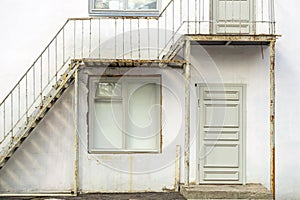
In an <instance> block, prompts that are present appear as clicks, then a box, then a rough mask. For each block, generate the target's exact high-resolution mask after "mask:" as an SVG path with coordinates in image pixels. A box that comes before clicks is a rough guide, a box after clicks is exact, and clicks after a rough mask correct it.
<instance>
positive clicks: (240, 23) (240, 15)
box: [239, 0, 253, 34]
mask: <svg viewBox="0 0 300 200" xmlns="http://www.w3.org/2000/svg"><path fill="white" fill-rule="evenodd" d="M250 1H251V0H250ZM239 8H240V10H239V25H240V34H241V32H242V0H240V7H239ZM249 23H250V26H251V27H252V26H253V22H252V21H250V22H249Z"/></svg>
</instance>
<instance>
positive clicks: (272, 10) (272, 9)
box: [270, 0, 276, 34]
mask: <svg viewBox="0 0 300 200" xmlns="http://www.w3.org/2000/svg"><path fill="white" fill-rule="evenodd" d="M270 1H271V27H272V29H271V34H275V33H276V32H275V31H276V30H275V8H274V0H270Z"/></svg>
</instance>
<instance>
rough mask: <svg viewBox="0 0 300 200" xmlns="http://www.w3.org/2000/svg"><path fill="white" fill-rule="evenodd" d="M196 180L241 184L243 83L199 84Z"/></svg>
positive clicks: (242, 180) (243, 157) (242, 181)
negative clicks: (197, 177)
mask: <svg viewBox="0 0 300 200" xmlns="http://www.w3.org/2000/svg"><path fill="white" fill-rule="evenodd" d="M198 98H199V101H198V102H199V105H198V106H199V115H198V116H199V127H200V129H199V130H200V131H199V137H198V139H199V142H198V144H199V145H198V148H197V149H198V151H199V153H198V159H199V161H198V163H199V168H198V170H199V172H198V174H199V176H200V177H199V180H200V183H209V184H211V183H213V184H225V183H230V184H242V183H244V179H245V178H244V173H245V171H244V165H245V163H244V162H245V161H244V160H245V153H244V148H245V147H244V141H243V140H244V134H245V133H244V132H245V131H244V115H245V113H244V110H245V108H244V101H245V97H244V86H243V85H233V84H231V85H221V84H219V85H216V84H212V85H199V87H198Z"/></svg>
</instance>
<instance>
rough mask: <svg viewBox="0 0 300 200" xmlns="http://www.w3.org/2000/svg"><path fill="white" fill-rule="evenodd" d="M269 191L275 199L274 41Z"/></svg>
mask: <svg viewBox="0 0 300 200" xmlns="http://www.w3.org/2000/svg"><path fill="white" fill-rule="evenodd" d="M270 154H271V155H270V189H271V192H272V195H273V199H275V39H274V40H272V41H271V43H270Z"/></svg>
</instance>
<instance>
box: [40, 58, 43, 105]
mask: <svg viewBox="0 0 300 200" xmlns="http://www.w3.org/2000/svg"><path fill="white" fill-rule="evenodd" d="M40 59H41V70H40V81H41V83H40V95H41V97H40V98H41V105H42V103H43V56H41V57H40Z"/></svg>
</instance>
